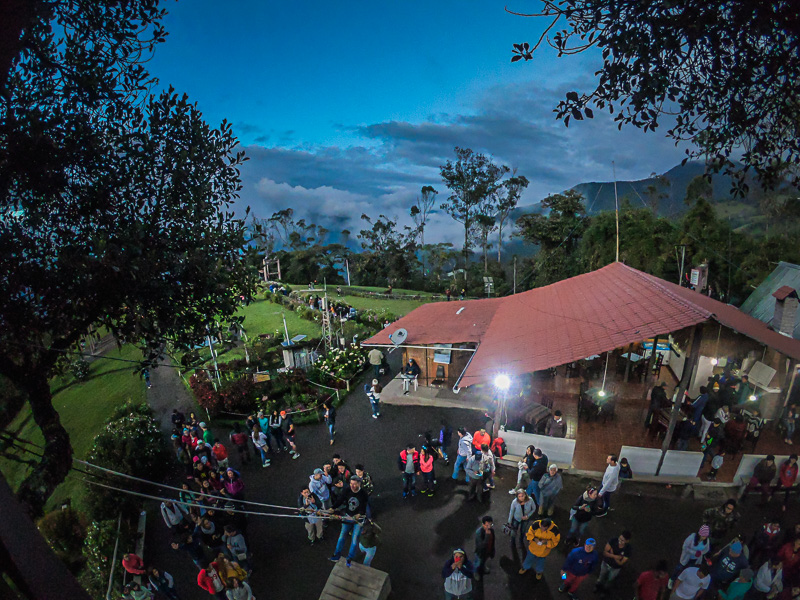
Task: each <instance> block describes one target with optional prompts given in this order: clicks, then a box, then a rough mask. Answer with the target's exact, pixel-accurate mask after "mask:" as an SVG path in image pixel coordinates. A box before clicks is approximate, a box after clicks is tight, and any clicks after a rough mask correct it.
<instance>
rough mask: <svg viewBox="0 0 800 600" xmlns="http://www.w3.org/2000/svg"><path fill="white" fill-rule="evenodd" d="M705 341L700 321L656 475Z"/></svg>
mask: <svg viewBox="0 0 800 600" xmlns="http://www.w3.org/2000/svg"><path fill="white" fill-rule="evenodd" d="M702 342H703V324H702V323H698V324H697V325H695V326H694V329H693V330H692V337H691V338H690V340H689V347H688V348H687V353H688V356H687V358H686V362H685V363H684V364H683V374H682V375H681V381H680V383H679V384H678V390H677V392H676V395H675V401H674V402H673V404H672V413H671V414H670V416H669V427H667V433H666V435H665V436H664V443H663V444H662V445H661V458H660V459H658V468H657V469H656V475H658V473H659V472H660V471H661V465H663V464H664V457H665V456H666V455H667V450H669V446H670V444H671V443H672V435H673V434H674V433H675V425H676V424H677V423H678V416H679V415H680V413H681V405H682V404H683V395H684V394H685V393H686V390H687V389H689V385H690V384H691V383H692V378H693V377H694V374H695V372H696V371H697V363H698V361H699V360H700V345H701V344H702Z"/></svg>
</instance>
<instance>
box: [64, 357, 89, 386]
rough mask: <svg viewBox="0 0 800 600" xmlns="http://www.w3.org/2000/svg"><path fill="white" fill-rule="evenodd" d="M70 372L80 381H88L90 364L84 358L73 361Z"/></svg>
mask: <svg viewBox="0 0 800 600" xmlns="http://www.w3.org/2000/svg"><path fill="white" fill-rule="evenodd" d="M69 370H70V373H72V376H73V377H74V378H75V379H77V380H78V381H86V380H87V379H88V378H89V362H88V361H87V360H85V359H83V358H79V359H77V360H74V361H72V363H71V364H70V365H69Z"/></svg>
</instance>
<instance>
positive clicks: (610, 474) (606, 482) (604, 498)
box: [596, 454, 619, 517]
mask: <svg viewBox="0 0 800 600" xmlns="http://www.w3.org/2000/svg"><path fill="white" fill-rule="evenodd" d="M606 464H607V465H608V466H607V467H606V472H605V473H603V484H602V486H601V488H600V494H599V496H600V498H599V500H600V501H599V502H598V504H600V505H602V511H603V512H601V513H599V514H598V515H596V516H598V517H605V516H606V515H607V514H608V511H609V510H610V508H611V495H612V494H613V493H614V492H616V491H617V488H618V487H619V463H618V462H617V455H616V454H609V455H608V458H606Z"/></svg>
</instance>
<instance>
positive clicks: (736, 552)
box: [709, 540, 750, 589]
mask: <svg viewBox="0 0 800 600" xmlns="http://www.w3.org/2000/svg"><path fill="white" fill-rule="evenodd" d="M743 549H744V548H743V546H742V543H741V542H740V541H739V540H736V541H734V542H733V543H732V544H731V545H730V546H728V548H727V549H723V550H722V552H720V554H719V556H717V559H716V560H715V561H714V563H713V564H712V565H711V573H709V574H710V575H711V582H712V583H713V584H714V587H715V588H716V589H721V588H723V587H726V586H727V585H728V584H729V583H730V582H731V581H733V580H734V579H736V578H737V577H738V576H739V573H741V572H742V569H746V568H747V567H748V566H750V565H749V561H748V560H747V557H746V556H745V555H744V553H743V552H742V550H743Z"/></svg>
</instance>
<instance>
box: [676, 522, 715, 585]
mask: <svg viewBox="0 0 800 600" xmlns="http://www.w3.org/2000/svg"><path fill="white" fill-rule="evenodd" d="M710 535H711V529H710V528H709V526H708V525H703V526H701V527H700V529H699V530H698V531H697V533H690V534H689V535H688V536H687V537H686V539H685V540H683V547H682V548H681V557H680V559H679V560H678V564H677V566H676V567H675V570H674V571H673V572H672V575H671V576H670V578H669V583H668V584H667V587H669V589H672V586H673V585H674V583H675V580H676V579H677V578H678V575H680V574H681V573H682V572H683V570H684V569H686V568H688V567H690V566H694V567H696V566H698V565H700V564H702V562H703V557H705V555H706V554H708V551H709V550H710V549H711V542H710V541H709V539H708V537H709V536H710Z"/></svg>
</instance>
